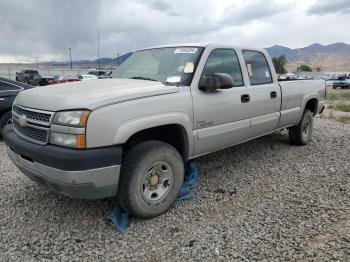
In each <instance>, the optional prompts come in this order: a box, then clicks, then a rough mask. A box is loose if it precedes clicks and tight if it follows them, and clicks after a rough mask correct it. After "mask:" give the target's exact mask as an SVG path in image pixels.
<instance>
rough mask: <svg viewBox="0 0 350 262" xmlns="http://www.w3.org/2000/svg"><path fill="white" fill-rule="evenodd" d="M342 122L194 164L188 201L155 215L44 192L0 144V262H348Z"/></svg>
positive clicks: (348, 193) (348, 188)
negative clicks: (117, 223)
mask: <svg viewBox="0 0 350 262" xmlns="http://www.w3.org/2000/svg"><path fill="white" fill-rule="evenodd" d="M349 140H350V125H349V124H342V123H338V122H335V121H331V120H328V119H319V118H318V119H316V120H315V130H314V134H313V139H312V142H311V143H310V144H309V145H307V146H304V147H297V146H291V145H290V144H289V143H288V135H287V133H286V132H281V133H275V134H272V135H269V136H267V137H263V138H260V139H257V140H254V141H251V142H248V143H245V144H242V145H239V146H236V147H233V148H230V149H226V150H223V151H221V152H217V153H214V154H210V155H208V156H205V157H201V158H199V159H198V160H197V161H198V166H199V173H200V179H199V185H198V187H197V190H196V194H197V195H196V197H195V198H194V199H192V200H189V201H179V202H176V204H175V206H174V207H173V208H172V209H171V210H170V211H168V212H167V213H165V214H163V215H161V216H160V217H157V218H154V219H149V220H141V219H131V220H130V221H129V227H128V229H127V233H126V235H125V236H124V237H122V236H121V235H120V234H119V233H118V231H116V230H115V229H113V228H112V227H111V225H110V223H109V222H108V221H106V220H105V215H106V213H107V212H108V211H109V210H110V209H111V208H112V206H113V201H112V200H110V199H109V200H99V201H84V200H71V199H69V198H67V197H63V196H60V195H58V194H55V193H51V192H48V191H47V190H46V189H43V188H42V187H40V186H38V185H36V184H35V183H33V182H31V181H30V180H28V179H27V178H26V177H24V175H22V174H21V173H20V172H19V171H18V170H17V169H16V168H15V167H14V165H13V164H12V163H11V162H10V161H9V159H8V158H7V156H6V152H5V151H6V150H5V146H4V143H3V142H2V141H1V142H0V214H1V215H0V260H3V261H7V260H19V259H21V260H22V261H24V260H30V259H32V260H39V259H48V260H61V261H62V260H67V261H74V260H90V261H93V260H96V259H100V260H109V261H112V260H115V261H117V260H121V259H126V258H134V259H135V260H136V261H139V260H149V261H162V260H167V261H169V260H176V259H180V258H181V259H186V260H187V259H192V260H203V259H204V258H205V259H206V260H219V259H220V258H221V259H222V260H235V259H236V260H250V261H251V260H259V261H261V260H263V259H266V261H271V260H300V259H306V260H310V259H315V260H316V261H320V260H330V259H339V260H342V261H346V260H347V261H349V260H350V201H349V197H350V161H349V159H350V153H349V152H350V142H349Z"/></svg>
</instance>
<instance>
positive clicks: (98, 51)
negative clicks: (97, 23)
mask: <svg viewBox="0 0 350 262" xmlns="http://www.w3.org/2000/svg"><path fill="white" fill-rule="evenodd" d="M97 61H98V71H100V70H101V62H100V30H97Z"/></svg>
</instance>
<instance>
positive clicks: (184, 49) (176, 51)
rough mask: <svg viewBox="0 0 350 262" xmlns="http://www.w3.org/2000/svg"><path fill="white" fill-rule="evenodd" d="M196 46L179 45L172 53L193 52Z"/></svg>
mask: <svg viewBox="0 0 350 262" xmlns="http://www.w3.org/2000/svg"><path fill="white" fill-rule="evenodd" d="M197 49H198V48H194V47H181V48H176V49H175V51H174V54H195V53H196V52H197Z"/></svg>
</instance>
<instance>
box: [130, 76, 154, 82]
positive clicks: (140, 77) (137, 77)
mask: <svg viewBox="0 0 350 262" xmlns="http://www.w3.org/2000/svg"><path fill="white" fill-rule="evenodd" d="M130 79H140V80H148V81H156V82H158V80H155V79H152V78H149V77H143V76H133V77H130Z"/></svg>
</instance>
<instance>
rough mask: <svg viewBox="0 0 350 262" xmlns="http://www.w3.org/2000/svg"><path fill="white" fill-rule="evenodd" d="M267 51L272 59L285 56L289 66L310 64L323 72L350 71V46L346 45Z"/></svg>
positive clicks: (315, 45)
mask: <svg viewBox="0 0 350 262" xmlns="http://www.w3.org/2000/svg"><path fill="white" fill-rule="evenodd" d="M266 50H267V51H268V52H269V54H270V56H271V57H277V56H280V55H285V56H286V58H287V61H288V64H301V63H303V64H308V65H311V66H312V67H314V68H316V67H319V68H321V70H322V71H325V70H328V71H329V70H331V71H350V45H348V44H345V43H334V44H330V45H321V44H318V43H315V44H312V45H310V46H307V47H303V48H295V49H292V48H288V47H285V46H280V45H274V46H272V47H269V48H266Z"/></svg>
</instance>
